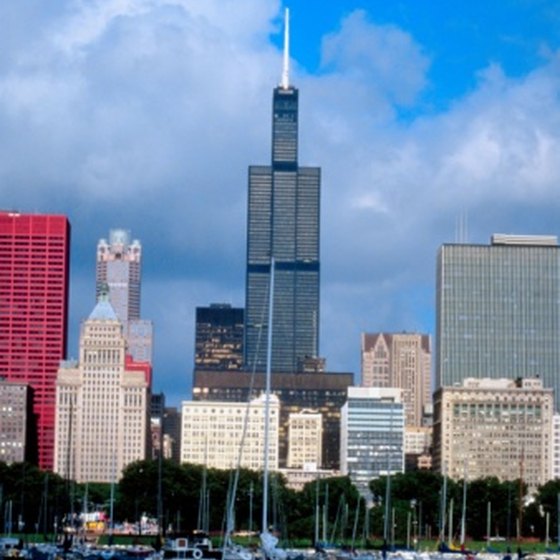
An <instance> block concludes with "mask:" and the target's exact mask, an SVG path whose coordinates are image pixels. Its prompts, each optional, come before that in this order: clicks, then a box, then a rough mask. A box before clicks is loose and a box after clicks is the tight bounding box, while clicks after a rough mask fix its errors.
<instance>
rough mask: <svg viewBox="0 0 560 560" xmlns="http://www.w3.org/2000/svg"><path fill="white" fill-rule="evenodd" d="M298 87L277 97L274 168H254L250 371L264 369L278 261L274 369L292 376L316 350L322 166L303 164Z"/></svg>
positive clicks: (249, 271)
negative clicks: (299, 156) (270, 293)
mask: <svg viewBox="0 0 560 560" xmlns="http://www.w3.org/2000/svg"><path fill="white" fill-rule="evenodd" d="M297 152H298V90H297V89H295V88H293V87H291V86H290V87H288V88H282V87H278V88H276V89H275V90H274V95H273V118H272V165H271V166H252V167H250V168H249V200H248V226H247V279H246V311H245V313H246V315H245V366H246V367H247V368H248V369H253V368H256V369H257V370H264V369H265V368H266V354H267V334H266V325H267V321H268V301H269V296H268V290H269V285H270V271H271V257H272V256H274V260H275V275H274V301H273V307H274V312H273V327H272V328H273V333H272V340H273V343H272V344H273V346H272V364H271V365H272V370H273V371H275V372H278V373H294V372H296V371H297V370H298V361H299V363H301V360H302V359H303V358H305V357H316V356H317V355H318V346H319V269H320V266H319V206H320V183H321V178H320V169H319V168H316V167H299V166H298V159H297Z"/></svg>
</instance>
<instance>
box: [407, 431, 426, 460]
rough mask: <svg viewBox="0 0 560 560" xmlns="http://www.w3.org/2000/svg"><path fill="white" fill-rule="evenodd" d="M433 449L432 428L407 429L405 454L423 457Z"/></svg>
mask: <svg viewBox="0 0 560 560" xmlns="http://www.w3.org/2000/svg"><path fill="white" fill-rule="evenodd" d="M431 447H432V427H431V426H426V427H417V426H411V427H405V429H404V452H405V454H411V455H423V454H426V453H429V452H430V448H431Z"/></svg>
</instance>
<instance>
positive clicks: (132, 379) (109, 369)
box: [54, 295, 148, 483]
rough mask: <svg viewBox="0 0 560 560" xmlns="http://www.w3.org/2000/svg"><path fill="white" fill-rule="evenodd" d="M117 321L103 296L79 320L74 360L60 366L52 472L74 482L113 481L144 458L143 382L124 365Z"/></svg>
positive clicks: (145, 399) (145, 391)
mask: <svg viewBox="0 0 560 560" xmlns="http://www.w3.org/2000/svg"><path fill="white" fill-rule="evenodd" d="M125 349H126V342H125V338H124V336H123V334H122V325H121V323H120V321H119V320H118V318H117V316H116V314H115V312H114V310H113V309H112V307H111V304H110V303H109V302H108V300H107V299H106V296H103V295H102V296H100V300H99V302H98V304H97V306H96V307H95V309H94V311H93V312H92V314H91V315H90V317H89V318H88V320H86V321H85V322H84V323H83V324H82V332H81V336H80V359H79V362H75V361H67V362H63V363H62V364H61V367H60V369H59V371H58V377H57V383H56V429H55V465H54V470H55V472H57V473H58V474H60V475H61V476H63V477H67V478H70V479H73V480H76V481H77V482H80V483H81V482H105V483H107V482H112V481H114V480H118V479H119V478H120V475H121V473H122V470H123V469H124V468H125V467H126V466H127V465H128V464H129V463H131V462H133V461H136V460H140V459H145V458H146V451H147V441H148V380H147V379H146V373H145V372H143V371H127V369H126V368H125Z"/></svg>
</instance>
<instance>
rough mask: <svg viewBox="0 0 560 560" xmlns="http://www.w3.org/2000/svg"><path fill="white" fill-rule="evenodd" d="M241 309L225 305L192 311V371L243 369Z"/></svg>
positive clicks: (214, 305)
mask: <svg viewBox="0 0 560 560" xmlns="http://www.w3.org/2000/svg"><path fill="white" fill-rule="evenodd" d="M243 311H244V310H243V309H241V308H238V307H232V306H231V305H229V304H227V303H213V304H211V305H210V307H197V308H196V329H195V355H194V367H195V368H202V369H222V370H232V369H241V368H242V367H243V316H244V313H243Z"/></svg>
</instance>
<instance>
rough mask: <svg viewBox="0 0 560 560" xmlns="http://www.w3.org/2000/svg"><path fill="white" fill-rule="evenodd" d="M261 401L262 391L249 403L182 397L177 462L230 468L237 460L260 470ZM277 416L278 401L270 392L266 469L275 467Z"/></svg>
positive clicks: (263, 413)
mask: <svg viewBox="0 0 560 560" xmlns="http://www.w3.org/2000/svg"><path fill="white" fill-rule="evenodd" d="M265 405H266V399H265V395H264V394H263V395H261V396H260V397H258V398H256V399H253V400H252V401H251V402H250V403H239V402H237V403H236V402H219V401H213V402H212V401H184V402H183V406H182V414H181V419H182V420H181V421H182V428H181V463H194V464H198V465H206V466H208V467H211V468H216V469H232V468H236V467H237V464H238V462H239V463H240V465H241V467H244V468H247V469H252V470H255V471H259V470H263V466H264V445H265ZM279 418H280V401H279V400H278V397H277V396H276V395H270V400H269V426H268V468H269V469H270V470H278V429H279ZM242 438H243V445H241V441H242ZM240 457H241V459H240Z"/></svg>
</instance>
